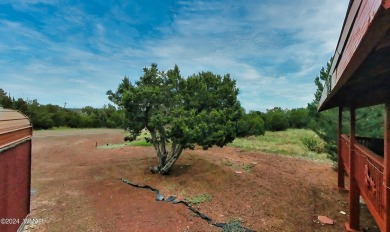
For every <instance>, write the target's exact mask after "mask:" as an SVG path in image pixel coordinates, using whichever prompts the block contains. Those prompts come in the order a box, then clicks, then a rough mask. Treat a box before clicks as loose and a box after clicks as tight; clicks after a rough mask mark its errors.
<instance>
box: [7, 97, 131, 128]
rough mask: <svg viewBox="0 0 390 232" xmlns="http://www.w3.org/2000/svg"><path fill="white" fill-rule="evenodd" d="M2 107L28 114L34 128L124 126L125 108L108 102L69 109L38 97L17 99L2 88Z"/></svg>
mask: <svg viewBox="0 0 390 232" xmlns="http://www.w3.org/2000/svg"><path fill="white" fill-rule="evenodd" d="M0 107H3V108H6V109H14V110H18V111H20V112H21V113H23V114H25V115H26V116H28V117H29V118H30V120H31V123H32V125H33V127H34V129H38V130H39V129H50V128H53V127H70V128H122V127H123V125H124V113H123V110H120V109H118V108H117V107H115V106H113V105H111V104H108V105H104V106H103V107H102V108H94V107H92V106H85V107H83V108H81V109H67V108H64V107H60V106H58V105H52V104H46V105H44V104H40V103H39V102H38V101H37V100H36V99H34V100H24V99H22V98H17V99H15V98H14V97H11V95H10V94H7V92H5V91H4V90H3V89H0Z"/></svg>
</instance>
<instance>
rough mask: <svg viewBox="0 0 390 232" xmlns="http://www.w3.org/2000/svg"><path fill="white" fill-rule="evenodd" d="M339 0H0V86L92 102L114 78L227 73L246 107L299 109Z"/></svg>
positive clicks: (322, 60)
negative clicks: (151, 71) (156, 71)
mask: <svg viewBox="0 0 390 232" xmlns="http://www.w3.org/2000/svg"><path fill="white" fill-rule="evenodd" d="M348 2H349V1H348V0H323V1H307V0H293V1H285V0H243V1H236V0H209V1H189V0H160V1H152V0H127V1H124V0H115V1H110V0H101V1H72V0H69V1H57V0H13V1H3V0H0V35H1V36H0V67H1V74H0V88H2V89H4V90H5V91H6V92H8V93H11V96H14V97H22V98H24V99H27V98H28V99H30V100H31V99H38V101H39V102H40V103H42V104H48V103H51V104H57V105H60V106H63V105H64V103H65V102H66V103H67V107H83V106H87V105H90V106H94V107H101V106H103V105H104V104H108V103H110V102H109V100H108V99H107V96H106V95H105V93H106V91H107V90H109V89H112V90H115V89H116V87H117V86H118V84H119V82H120V80H121V79H122V78H123V77H124V76H128V77H130V79H131V80H133V81H134V80H137V79H138V78H139V77H140V76H141V75H142V68H143V67H144V66H149V65H150V64H151V63H157V64H158V66H159V68H160V69H161V70H167V69H169V68H172V67H173V66H174V65H175V64H177V65H178V66H179V68H180V69H181V73H182V74H183V76H189V75H191V74H193V73H198V72H200V71H212V72H214V73H217V74H221V75H223V74H226V73H230V74H231V76H232V77H233V78H234V79H236V80H237V85H238V87H239V89H240V94H239V99H240V101H241V104H242V106H243V107H244V108H245V109H247V110H262V111H264V110H265V109H268V108H272V107H274V106H280V107H282V108H290V109H291V108H296V107H305V106H306V105H307V103H308V102H310V101H311V100H312V99H313V94H314V91H315V89H316V87H315V85H314V78H315V76H317V75H318V74H319V71H320V69H321V67H322V66H325V64H326V62H327V61H328V60H329V58H330V57H331V56H332V55H333V52H334V50H335V48H336V45H337V40H338V37H339V33H340V30H341V26H342V23H343V20H344V16H345V13H346V10H347V6H348Z"/></svg>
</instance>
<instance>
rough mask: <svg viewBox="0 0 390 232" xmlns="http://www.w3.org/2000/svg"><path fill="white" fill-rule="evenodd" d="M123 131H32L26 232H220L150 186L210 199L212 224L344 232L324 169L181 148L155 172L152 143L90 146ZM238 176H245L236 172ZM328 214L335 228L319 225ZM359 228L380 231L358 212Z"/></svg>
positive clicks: (332, 180)
mask: <svg viewBox="0 0 390 232" xmlns="http://www.w3.org/2000/svg"><path fill="white" fill-rule="evenodd" d="M122 141H123V132H122V131H121V130H108V129H107V130H105V129H97V130H69V131H66V130H65V131H42V132H41V131H38V132H34V138H33V154H32V157H33V158H32V165H33V167H32V189H33V191H32V192H33V195H32V198H31V199H32V205H31V215H30V217H31V218H38V219H43V220H44V223H42V224H37V225H34V226H32V227H31V228H30V229H29V230H31V231H220V229H218V228H216V227H213V226H210V225H208V224H207V222H206V221H204V220H202V219H200V218H199V217H197V216H196V215H194V214H193V213H192V212H191V211H190V210H188V209H187V208H186V207H185V206H184V205H173V204H170V203H165V202H157V201H155V200H154V199H155V194H154V193H153V192H151V191H148V190H144V189H138V188H134V187H131V186H129V185H126V184H124V183H123V182H121V181H120V180H119V178H125V179H128V180H130V181H132V182H135V183H138V184H149V185H151V186H153V187H154V188H157V189H159V190H160V192H161V193H162V194H163V195H164V196H169V195H175V196H177V197H179V198H188V197H191V196H197V195H199V194H209V195H211V196H212V200H211V201H210V202H205V203H201V204H199V205H198V206H197V207H198V208H199V209H200V210H201V211H202V212H203V213H205V214H206V215H207V216H209V217H211V218H212V219H213V220H214V221H216V222H228V221H231V220H240V221H241V222H242V224H243V225H244V226H245V227H247V228H250V229H253V230H256V231H343V226H344V223H345V221H346V215H343V214H340V211H345V212H347V202H346V200H347V195H346V193H339V192H338V191H337V190H336V189H335V186H336V183H337V181H336V178H337V173H336V172H335V171H334V170H333V169H332V168H331V164H330V163H318V162H313V161H308V160H303V159H296V158H291V157H286V156H278V155H268V154H261V153H256V152H242V151H240V150H239V149H237V148H231V147H225V148H213V149H210V150H208V151H203V150H201V149H200V150H195V151H184V154H183V155H182V157H181V158H180V159H179V160H178V162H177V163H176V164H175V166H174V168H173V170H172V172H171V174H170V175H168V176H160V175H152V174H151V173H150V172H149V171H148V169H149V166H152V165H154V164H155V162H156V158H155V156H154V151H153V149H152V148H151V147H121V148H116V149H97V148H96V147H95V146H96V143H97V144H98V145H104V144H108V143H121V142H122ZM236 171H241V172H242V173H240V174H237V173H236ZM318 215H326V216H328V217H330V218H332V219H333V220H335V225H321V224H320V223H318V220H317V216H318ZM361 220H362V227H363V228H364V229H365V230H366V231H378V230H377V229H376V228H375V222H374V221H373V219H372V218H371V216H370V215H369V213H368V211H367V209H366V208H365V207H363V206H362V215H361Z"/></svg>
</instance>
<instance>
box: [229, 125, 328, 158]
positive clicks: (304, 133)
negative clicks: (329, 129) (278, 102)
mask: <svg viewBox="0 0 390 232" xmlns="http://www.w3.org/2000/svg"><path fill="white" fill-rule="evenodd" d="M230 146H233V147H238V148H241V149H242V150H245V151H260V152H265V153H271V154H282V155H289V156H294V157H303V158H308V159H311V160H320V161H326V160H328V159H327V154H326V153H324V146H325V142H324V141H323V140H321V139H320V138H319V137H318V135H317V134H316V133H314V132H313V131H311V130H306V129H288V130H286V131H277V132H272V131H266V133H265V135H263V136H250V137H246V138H236V139H235V140H234V141H233V143H231V144H230Z"/></svg>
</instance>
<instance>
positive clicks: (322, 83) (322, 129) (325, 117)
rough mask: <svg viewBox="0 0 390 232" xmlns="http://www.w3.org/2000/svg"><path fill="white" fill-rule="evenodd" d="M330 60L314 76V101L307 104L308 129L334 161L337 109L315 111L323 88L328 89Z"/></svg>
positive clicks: (335, 156)
mask: <svg viewBox="0 0 390 232" xmlns="http://www.w3.org/2000/svg"><path fill="white" fill-rule="evenodd" d="M331 62H332V59H331V60H330V61H329V62H328V63H327V64H326V68H324V67H322V68H321V70H320V75H319V76H316V77H315V79H314V83H315V84H316V86H317V89H316V92H315V93H314V99H313V101H312V102H311V103H309V104H308V106H307V109H308V116H309V128H310V129H312V130H313V131H315V132H316V133H317V134H318V135H319V136H320V137H321V138H322V139H323V140H324V141H325V142H326V145H325V149H326V152H327V153H328V157H329V158H330V159H331V160H333V161H336V160H337V146H336V140H337V121H338V119H337V118H338V116H337V115H338V113H337V109H330V110H327V111H325V112H322V113H319V112H318V111H317V108H318V104H319V102H320V99H321V95H322V92H323V91H324V88H328V90H327V91H329V88H330V82H329V71H330V68H331Z"/></svg>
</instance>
